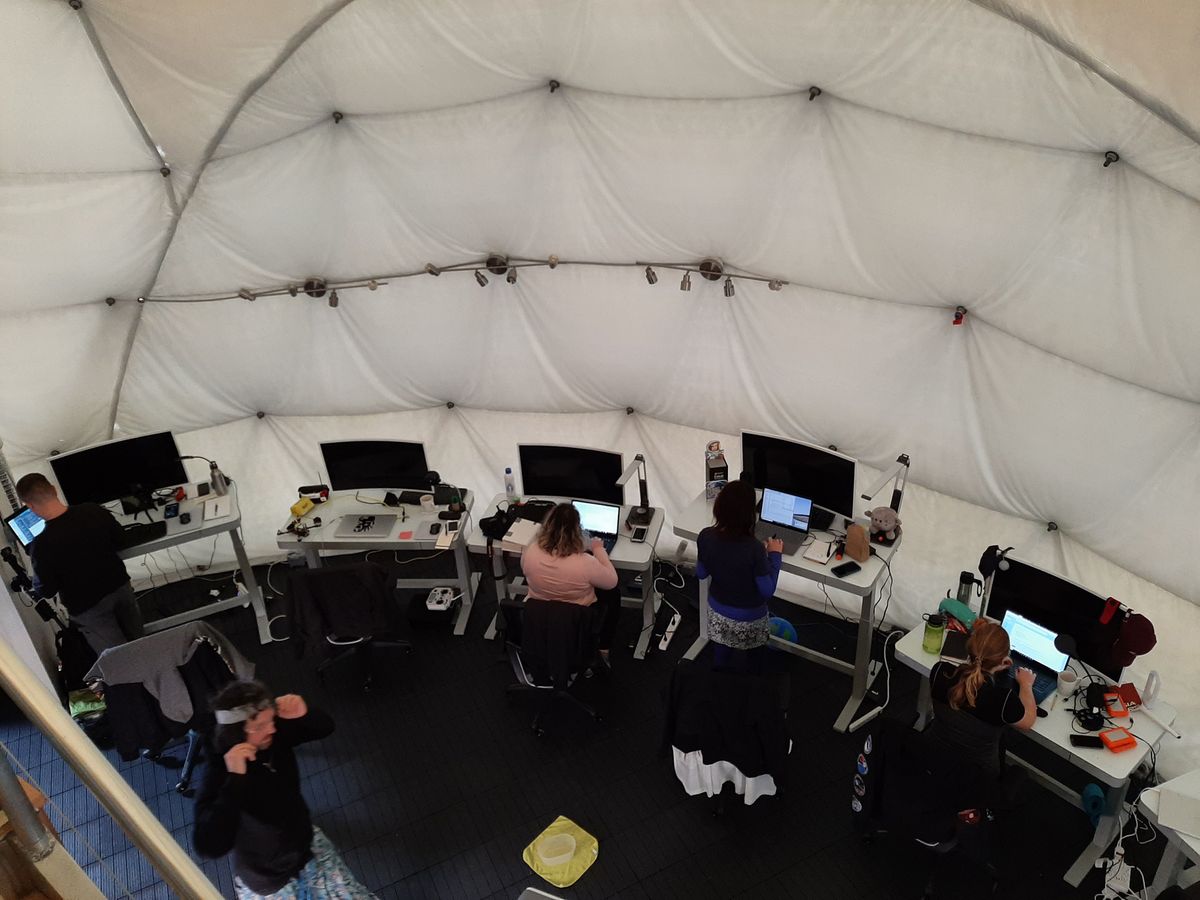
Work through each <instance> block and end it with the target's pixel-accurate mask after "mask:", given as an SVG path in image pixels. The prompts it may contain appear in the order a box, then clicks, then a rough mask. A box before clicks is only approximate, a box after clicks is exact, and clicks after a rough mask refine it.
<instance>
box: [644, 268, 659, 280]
mask: <svg viewBox="0 0 1200 900" xmlns="http://www.w3.org/2000/svg"><path fill="white" fill-rule="evenodd" d="M646 283H647V284H658V274H657V273H656V272H655V271H654V270H653V269H652V268H650V266H646Z"/></svg>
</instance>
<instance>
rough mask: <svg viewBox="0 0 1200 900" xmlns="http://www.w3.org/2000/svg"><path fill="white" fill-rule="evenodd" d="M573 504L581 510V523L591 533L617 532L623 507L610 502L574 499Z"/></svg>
mask: <svg viewBox="0 0 1200 900" xmlns="http://www.w3.org/2000/svg"><path fill="white" fill-rule="evenodd" d="M571 505H572V506H574V507H575V509H576V510H577V511H578V512H579V524H580V526H581V527H582V528H583V530H584V531H586V532H589V533H590V534H617V528H618V527H619V523H620V521H621V507H619V506H611V505H610V504H608V503H589V502H588V501H587V500H572V501H571Z"/></svg>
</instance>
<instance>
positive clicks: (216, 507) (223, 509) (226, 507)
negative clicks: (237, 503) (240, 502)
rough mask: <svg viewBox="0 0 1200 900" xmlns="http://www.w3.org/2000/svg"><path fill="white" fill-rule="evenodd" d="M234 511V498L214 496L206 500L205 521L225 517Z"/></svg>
mask: <svg viewBox="0 0 1200 900" xmlns="http://www.w3.org/2000/svg"><path fill="white" fill-rule="evenodd" d="M232 513H233V500H231V499H230V498H229V497H213V498H212V499H211V500H205V501H204V521H205V522H208V521H210V520H212V519H224V518H227V517H228V516H229V515H231V514H232Z"/></svg>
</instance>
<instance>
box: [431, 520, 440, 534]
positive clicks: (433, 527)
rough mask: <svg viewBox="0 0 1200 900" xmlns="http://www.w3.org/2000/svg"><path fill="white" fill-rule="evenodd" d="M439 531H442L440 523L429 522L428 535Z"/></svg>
mask: <svg viewBox="0 0 1200 900" xmlns="http://www.w3.org/2000/svg"><path fill="white" fill-rule="evenodd" d="M441 530H442V523H441V522H431V523H430V524H429V533H430V534H437V533H438V532H439V531H441Z"/></svg>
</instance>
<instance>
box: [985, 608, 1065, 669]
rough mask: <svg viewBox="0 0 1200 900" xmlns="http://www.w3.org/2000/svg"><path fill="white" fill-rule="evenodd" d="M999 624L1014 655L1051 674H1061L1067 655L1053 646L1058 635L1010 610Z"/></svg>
mask: <svg viewBox="0 0 1200 900" xmlns="http://www.w3.org/2000/svg"><path fill="white" fill-rule="evenodd" d="M1000 624H1001V626H1002V627H1003V628H1004V630H1005V631H1007V632H1008V641H1009V643H1010V644H1011V645H1012V649H1013V652H1014V653H1020V654H1021V655H1022V656H1028V657H1029V658H1030V659H1032V660H1033V661H1034V662H1039V663H1041V664H1042V665H1043V666H1045V667H1046V668H1048V669H1049V670H1050V671H1051V672H1061V671H1062V670H1063V669H1065V668H1066V667H1067V660H1068V656H1067V654H1065V653H1063V652H1062V651H1060V650H1058V649H1056V648H1055V646H1054V640H1055V638H1057V637H1058V635H1056V634H1055V633H1054V632H1053V631H1051V630H1050V629H1049V628H1047V627H1046V626H1044V625H1039V624H1038V623H1037V622H1034V621H1031V620H1030V619H1027V618H1025V617H1024V616H1022V615H1019V614H1018V613H1015V612H1013V611H1012V610H1011V609H1010V610H1009V611H1008V612H1006V613H1005V614H1004V621H1003V622H1001V623H1000Z"/></svg>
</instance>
